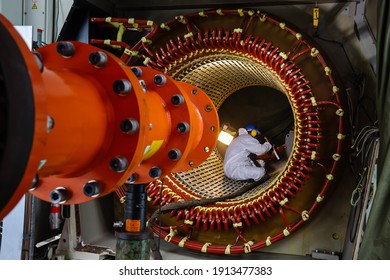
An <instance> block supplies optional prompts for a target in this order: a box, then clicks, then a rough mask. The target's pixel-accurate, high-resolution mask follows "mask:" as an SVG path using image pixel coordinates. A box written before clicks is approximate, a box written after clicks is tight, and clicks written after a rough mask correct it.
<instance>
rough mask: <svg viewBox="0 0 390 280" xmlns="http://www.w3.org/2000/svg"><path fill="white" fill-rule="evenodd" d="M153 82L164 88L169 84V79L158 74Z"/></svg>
mask: <svg viewBox="0 0 390 280" xmlns="http://www.w3.org/2000/svg"><path fill="white" fill-rule="evenodd" d="M153 82H154V83H155V84H156V85H158V86H163V85H165V84H166V83H167V78H166V77H165V76H164V75H163V74H157V75H155V76H154V78H153Z"/></svg>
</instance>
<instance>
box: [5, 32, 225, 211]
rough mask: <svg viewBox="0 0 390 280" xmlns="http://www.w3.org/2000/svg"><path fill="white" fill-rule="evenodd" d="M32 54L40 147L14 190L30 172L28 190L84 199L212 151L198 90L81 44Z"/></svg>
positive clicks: (209, 110)
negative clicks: (39, 101) (39, 98)
mask: <svg viewBox="0 0 390 280" xmlns="http://www.w3.org/2000/svg"><path fill="white" fill-rule="evenodd" d="M7 29H11V30H13V29H12V27H11V26H7ZM18 47H19V49H21V50H23V51H22V52H23V55H24V56H25V57H26V58H28V59H32V60H34V55H33V54H31V53H30V52H29V51H28V50H27V48H22V47H21V46H19V45H18ZM37 57H38V58H39V64H40V66H41V67H40V69H39V67H37V63H36V62H35V60H34V62H35V66H34V67H35V68H34V67H32V69H33V70H31V71H34V75H35V76H38V77H37V78H34V80H33V81H32V82H31V84H33V85H34V84H35V81H41V83H40V86H39V88H37V89H36V88H35V87H34V90H33V94H34V97H35V95H37V96H38V94H40V95H44V97H45V98H46V102H45V103H44V105H43V106H40V108H44V118H43V119H44V120H45V122H44V125H45V134H44V135H42V129H40V130H37V131H36V132H37V133H38V132H39V133H40V134H39V135H40V138H39V139H38V138H34V140H33V145H37V143H36V142H39V144H40V145H41V146H42V145H43V148H42V150H39V151H37V152H35V151H34V150H32V153H31V154H30V158H34V159H35V158H38V159H39V160H35V161H34V167H35V168H33V169H31V170H29V172H25V175H24V177H25V178H28V179H27V181H28V182H29V184H26V183H25V182H24V178H23V180H21V182H23V184H22V183H20V184H19V186H18V189H20V190H21V193H24V192H25V191H27V190H28V189H29V188H30V186H31V181H32V179H33V178H34V177H35V178H37V180H36V181H35V182H34V185H33V187H32V188H30V191H31V193H32V194H33V195H35V196H37V197H39V198H41V199H43V200H46V201H50V202H53V203H64V204H76V203H83V202H86V201H89V200H92V199H94V198H95V197H98V196H103V195H106V194H108V193H111V192H113V191H115V190H116V189H117V188H118V187H120V186H121V185H123V184H124V183H125V182H135V183H148V182H150V181H152V180H154V179H156V178H159V177H160V176H164V175H166V174H169V173H171V172H176V171H182V170H187V169H190V168H192V167H195V166H197V165H198V164H200V163H201V162H203V161H204V160H205V159H206V158H207V157H208V156H209V154H210V152H211V151H212V150H213V149H214V147H215V145H216V141H217V133H218V130H219V129H218V126H219V120H218V115H217V112H216V110H215V107H214V105H213V104H212V102H211V101H210V99H209V98H208V97H207V95H206V94H205V93H204V92H202V91H201V90H200V89H199V88H197V87H195V86H192V85H189V84H186V83H183V82H177V81H175V80H173V79H172V78H170V77H168V76H166V75H163V74H161V73H160V72H158V71H156V70H153V69H150V68H146V67H133V68H130V67H128V66H126V65H124V64H123V62H121V61H120V60H119V59H118V58H117V57H115V56H114V55H112V54H110V53H108V52H105V51H103V50H101V49H99V48H96V47H93V46H91V45H88V44H84V43H81V42H58V43H54V44H50V45H47V46H45V47H43V48H40V49H39V50H38V56H37ZM26 67H27V68H28V69H29V70H30V66H29V65H27V66H26ZM40 95H39V96H40ZM39 116H40V119H42V116H41V115H39ZM37 117H38V116H37ZM46 120H47V121H46ZM46 124H47V125H46ZM36 127H37V126H36ZM37 137H38V136H37ZM22 144H23V143H22ZM38 165H39V166H38ZM0 191H1V190H0Z"/></svg>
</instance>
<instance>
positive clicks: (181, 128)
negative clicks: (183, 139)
mask: <svg viewBox="0 0 390 280" xmlns="http://www.w3.org/2000/svg"><path fill="white" fill-rule="evenodd" d="M176 129H177V131H178V132H179V133H181V134H185V133H188V132H189V131H190V125H189V124H188V123H186V122H181V123H179V124H178V125H177V126H176Z"/></svg>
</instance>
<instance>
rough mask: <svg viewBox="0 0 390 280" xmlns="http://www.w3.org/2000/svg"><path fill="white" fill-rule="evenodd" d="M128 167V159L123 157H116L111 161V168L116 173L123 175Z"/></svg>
mask: <svg viewBox="0 0 390 280" xmlns="http://www.w3.org/2000/svg"><path fill="white" fill-rule="evenodd" d="M128 165H129V163H128V161H127V159H126V158H125V157H122V156H118V157H114V158H113V159H111V160H110V168H111V170H112V171H114V172H118V173H122V172H124V171H125V170H126V169H127V167H128Z"/></svg>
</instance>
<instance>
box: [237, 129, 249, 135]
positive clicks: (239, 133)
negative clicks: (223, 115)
mask: <svg viewBox="0 0 390 280" xmlns="http://www.w3.org/2000/svg"><path fill="white" fill-rule="evenodd" d="M243 134H248V131H246V129H245V128H239V129H238V135H243Z"/></svg>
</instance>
